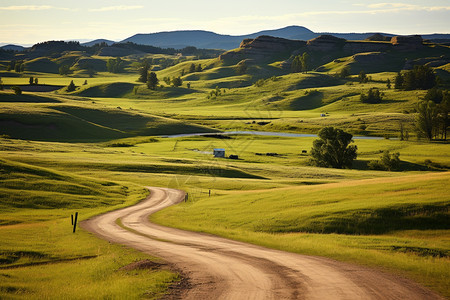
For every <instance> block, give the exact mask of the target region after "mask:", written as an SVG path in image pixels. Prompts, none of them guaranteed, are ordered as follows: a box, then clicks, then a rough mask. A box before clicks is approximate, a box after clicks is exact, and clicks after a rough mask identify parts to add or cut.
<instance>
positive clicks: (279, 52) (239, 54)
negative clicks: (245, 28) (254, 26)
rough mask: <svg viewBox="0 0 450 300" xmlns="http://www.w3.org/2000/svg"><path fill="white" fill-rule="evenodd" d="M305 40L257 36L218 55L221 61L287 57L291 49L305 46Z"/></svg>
mask: <svg viewBox="0 0 450 300" xmlns="http://www.w3.org/2000/svg"><path fill="white" fill-rule="evenodd" d="M305 46H306V42H304V41H295V40H288V39H283V38H277V37H271V36H264V35H263V36H259V37H257V38H256V39H245V40H243V41H242V42H241V44H240V46H239V48H238V49H236V50H231V51H228V52H225V53H224V54H222V55H220V56H219V59H220V60H223V61H234V62H235V61H241V60H243V59H252V60H256V61H258V60H265V59H269V58H272V57H274V56H276V57H280V56H281V57H282V56H284V57H289V56H290V55H291V54H292V52H293V51H295V50H298V49H299V48H302V47H305Z"/></svg>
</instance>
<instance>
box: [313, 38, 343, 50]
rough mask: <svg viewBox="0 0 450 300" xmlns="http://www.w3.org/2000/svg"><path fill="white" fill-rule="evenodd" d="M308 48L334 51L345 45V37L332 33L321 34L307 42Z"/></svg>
mask: <svg viewBox="0 0 450 300" xmlns="http://www.w3.org/2000/svg"><path fill="white" fill-rule="evenodd" d="M307 45H308V50H311V51H322V52H326V51H334V50H339V49H341V48H342V47H343V46H344V45H345V39H340V38H337V37H335V36H332V35H321V36H319V37H316V38H315V39H312V40H309V41H308V42H307Z"/></svg>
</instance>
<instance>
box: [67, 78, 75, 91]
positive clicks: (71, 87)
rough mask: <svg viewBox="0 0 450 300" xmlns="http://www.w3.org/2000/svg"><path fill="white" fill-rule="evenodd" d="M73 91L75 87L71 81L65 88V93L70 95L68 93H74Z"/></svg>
mask: <svg viewBox="0 0 450 300" xmlns="http://www.w3.org/2000/svg"><path fill="white" fill-rule="evenodd" d="M75 89H76V86H75V84H74V83H73V80H72V81H70V83H69V85H68V86H67V91H68V92H69V93H70V92H73V91H75Z"/></svg>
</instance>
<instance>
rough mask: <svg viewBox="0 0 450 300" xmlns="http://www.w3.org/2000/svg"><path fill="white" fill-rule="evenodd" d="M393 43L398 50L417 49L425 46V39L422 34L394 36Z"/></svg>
mask: <svg viewBox="0 0 450 300" xmlns="http://www.w3.org/2000/svg"><path fill="white" fill-rule="evenodd" d="M391 44H392V45H394V47H395V48H396V49H397V50H411V51H412V50H417V49H420V48H422V47H423V39H422V37H421V36H420V35H409V36H394V37H393V38H392V39H391Z"/></svg>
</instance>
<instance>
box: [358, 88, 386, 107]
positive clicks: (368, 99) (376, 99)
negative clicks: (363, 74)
mask: <svg viewBox="0 0 450 300" xmlns="http://www.w3.org/2000/svg"><path fill="white" fill-rule="evenodd" d="M382 99H383V93H380V90H379V89H377V88H370V89H369V91H368V92H367V95H366V94H364V93H361V96H360V100H361V102H363V103H370V104H375V103H381V100H382Z"/></svg>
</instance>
